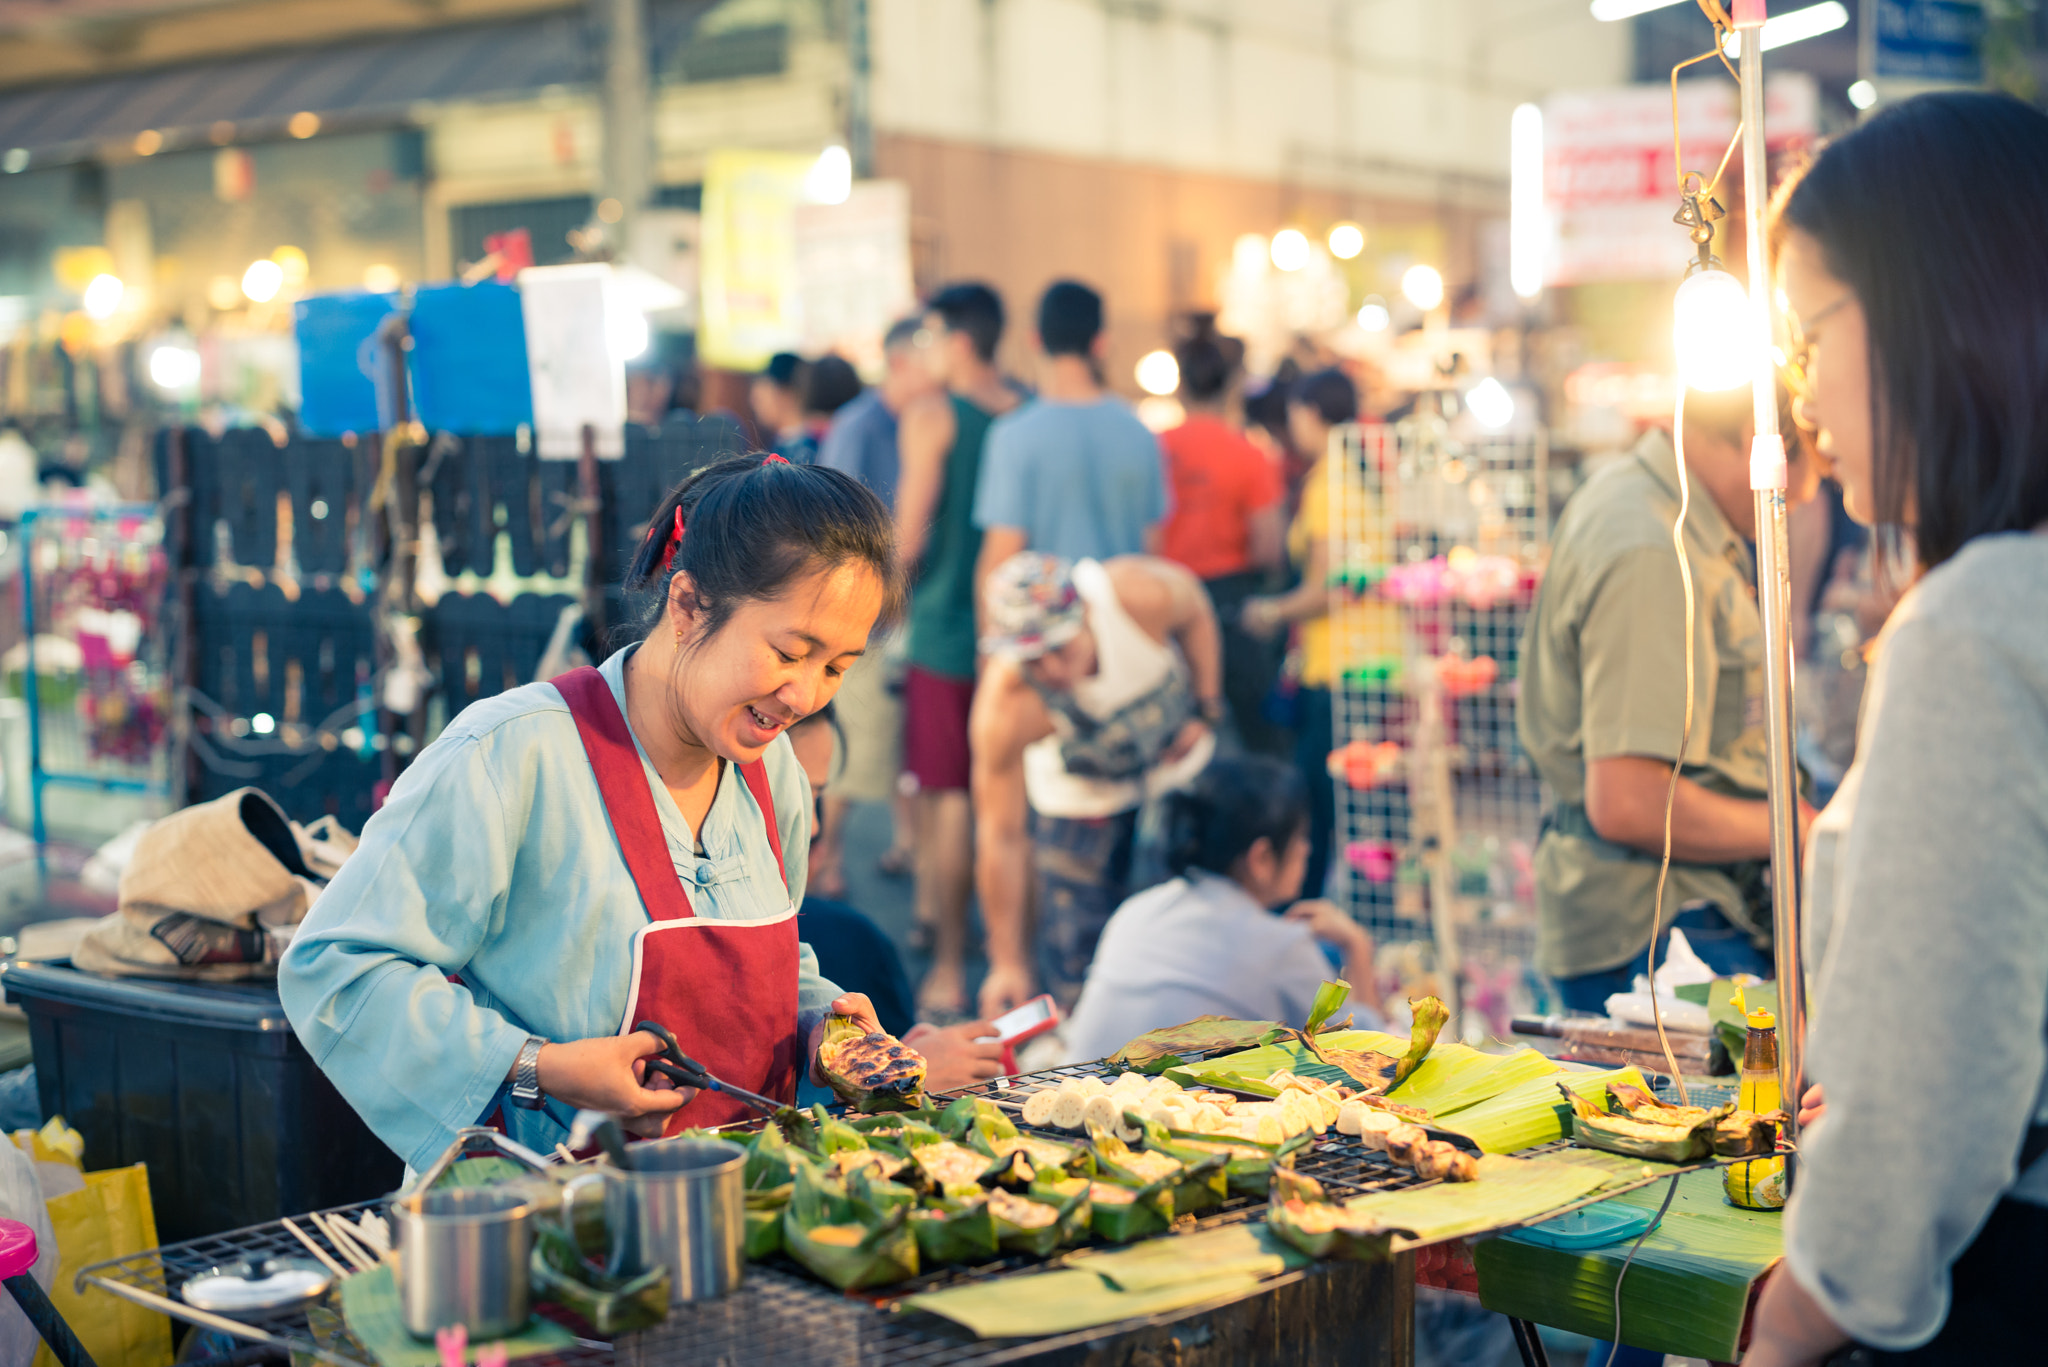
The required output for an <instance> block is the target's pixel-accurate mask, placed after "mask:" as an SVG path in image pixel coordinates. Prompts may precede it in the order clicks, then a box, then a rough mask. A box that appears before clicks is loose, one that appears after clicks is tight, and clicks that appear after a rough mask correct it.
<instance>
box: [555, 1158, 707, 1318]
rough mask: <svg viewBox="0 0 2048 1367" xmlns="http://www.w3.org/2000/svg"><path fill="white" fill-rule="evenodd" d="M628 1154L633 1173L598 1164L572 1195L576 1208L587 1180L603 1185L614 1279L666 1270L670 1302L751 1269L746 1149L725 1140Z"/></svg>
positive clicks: (699, 1294)
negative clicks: (747, 1263) (748, 1265)
mask: <svg viewBox="0 0 2048 1367" xmlns="http://www.w3.org/2000/svg"><path fill="white" fill-rule="evenodd" d="M629 1153H630V1156H631V1158H632V1162H633V1168H632V1170H631V1171H629V1172H622V1171H620V1170H619V1169H618V1168H616V1167H613V1166H612V1164H611V1162H610V1160H609V1159H600V1160H599V1162H598V1166H597V1171H596V1172H595V1173H593V1174H590V1175H588V1176H585V1177H580V1178H578V1179H577V1180H576V1181H574V1182H572V1183H570V1189H569V1191H568V1193H567V1194H566V1200H567V1201H568V1202H569V1203H570V1204H571V1205H573V1203H574V1202H575V1201H576V1200H577V1199H578V1195H579V1190H580V1189H584V1188H586V1187H587V1184H588V1183H590V1182H591V1181H602V1182H603V1183H604V1213H605V1226H606V1228H607V1229H608V1230H610V1232H611V1242H612V1253H611V1265H610V1270H611V1272H612V1273H613V1275H615V1276H621V1277H633V1276H638V1275H639V1274H640V1273H643V1272H646V1271H648V1270H649V1269H650V1268H654V1267H658V1266H665V1267H667V1268H668V1270H669V1303H670V1304H672V1305H684V1304H687V1303H689V1302H691V1301H705V1300H712V1299H714V1298H716V1297H719V1296H723V1295H725V1294H726V1293H727V1292H728V1291H731V1290H733V1289H734V1288H735V1287H737V1286H738V1285H739V1284H740V1275H741V1272H742V1270H743V1268H744V1267H745V1257H744V1253H745V1244H746V1186H745V1177H744V1169H745V1167H746V1161H747V1151H746V1150H745V1149H743V1148H741V1147H740V1146H739V1145H737V1144H730V1143H727V1142H726V1141H724V1140H722V1139H662V1140H657V1141H655V1142H653V1143H648V1144H635V1145H634V1146H633V1147H632V1149H631V1150H629Z"/></svg>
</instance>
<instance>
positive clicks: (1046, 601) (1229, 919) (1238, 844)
mask: <svg viewBox="0 0 2048 1367" xmlns="http://www.w3.org/2000/svg"><path fill="white" fill-rule="evenodd" d="M1011 326H1012V323H1011V318H1010V313H1009V309H1008V308H1007V307H1006V305H1005V302H1004V300H1003V299H1002V298H1001V297H1000V296H999V295H998V294H997V292H996V291H995V290H994V289H992V288H990V287H989V286H987V285H985V284H981V283H977V282H972V281H963V282H957V283H953V284H950V285H947V286H945V287H944V288H942V289H939V290H938V291H936V292H935V293H934V294H933V295H932V296H931V298H930V300H929V302H928V303H927V305H926V306H925V307H924V308H923V310H922V311H920V312H918V313H916V314H914V315H912V316H909V317H906V318H904V319H902V320H900V321H899V322H897V323H896V324H895V325H894V326H893V327H891V328H890V329H889V331H888V333H887V336H886V339H885V342H884V348H883V358H884V369H883V372H882V374H881V376H880V378H879V380H878V382H877V383H875V384H874V385H872V386H865V387H864V386H863V385H862V383H861V381H860V379H859V377H858V375H857V374H856V372H855V371H854V368H853V367H852V366H851V365H850V364H849V363H848V362H847V361H846V360H845V359H843V358H841V357H839V356H836V355H830V354H827V355H824V356H819V357H813V358H802V357H798V356H795V355H789V354H782V355H777V356H775V357H774V358H772V359H771V360H770V361H769V363H768V364H767V366H766V367H764V368H763V370H762V371H761V372H760V373H759V374H758V375H757V376H755V377H754V378H753V380H752V382H751V385H750V387H749V390H748V392H747V394H746V403H747V406H748V407H749V408H750V409H751V413H752V417H753V421H754V426H755V429H756V436H757V439H758V441H759V443H760V445H761V446H762V447H763V448H764V449H768V450H773V451H776V452H778V453H780V454H782V455H783V456H785V457H786V458H788V459H789V460H791V461H796V462H815V463H819V464H823V465H826V466H830V467H832V468H835V469H838V470H841V471H843V472H845V473H847V474H849V475H852V476H853V477H855V478H857V479H859V480H861V481H862V482H863V483H865V484H866V485H867V486H868V487H869V488H871V489H872V490H874V492H875V493H876V494H877V495H878V496H880V497H881V498H882V500H883V501H884V502H885V503H887V504H888V505H890V506H891V507H892V508H893V509H894V511H895V516H896V522H897V536H898V544H899V550H900V554H901V556H902V569H903V572H904V574H905V577H906V582H907V583H908V584H909V586H910V589H909V608H908V611H907V613H906V615H905V620H904V621H903V622H901V623H900V624H897V625H894V626H892V627H890V628H889V629H888V630H887V631H886V632H885V633H884V632H878V634H877V638H876V639H875V640H874V641H873V642H871V644H870V648H869V652H868V656H867V658H866V659H865V660H863V661H862V662H861V663H860V664H859V665H858V666H857V667H856V668H855V669H853V670H852V671H851V672H850V673H849V675H848V676H847V679H846V682H845V684H844V685H843V686H842V689H841V691H840V694H839V696H838V698H837V699H836V700H835V702H834V704H833V706H832V708H831V713H832V716H831V719H830V720H831V721H832V723H833V725H832V728H831V729H832V731H833V732H835V733H836V737H837V739H836V747H835V748H836V755H835V756H834V759H835V762H831V763H826V762H823V761H821V762H820V763H819V764H818V765H816V766H815V767H814V778H815V779H817V780H819V781H820V786H821V788H822V789H823V799H822V802H821V820H822V829H821V833H820V836H819V838H818V839H817V841H816V842H815V844H814V846H813V858H812V871H811V872H812V877H811V894H812V897H811V902H812V904H813V905H829V904H830V903H831V901H832V899H836V898H841V897H843V896H844V895H845V893H846V888H847V877H846V861H847V860H848V859H849V858H850V857H851V856H850V855H849V852H848V848H847V844H846V830H847V825H848V816H849V814H850V809H851V807H852V806H853V804H855V803H878V804H887V805H888V806H889V807H890V809H891V812H892V830H893V838H892V839H891V841H890V842H889V843H888V845H887V848H886V849H885V850H883V852H882V853H881V854H880V864H881V868H882V871H883V872H884V873H887V874H891V875H895V876H905V877H909V878H912V879H913V880H914V885H915V894H914V905H915V910H916V923H915V930H914V932H913V937H912V945H911V948H912V949H913V950H914V951H915V952H916V953H917V954H918V955H919V957H920V958H924V959H926V960H928V965H929V966H928V968H926V970H925V971H924V973H923V975H922V978H921V981H919V982H918V983H917V984H916V986H915V988H914V989H910V988H907V987H906V989H905V996H906V1000H904V1001H903V1002H902V1003H901V1009H900V1013H899V1014H900V1017H901V1018H902V1019H904V1020H905V1021H906V1022H907V1020H909V1019H912V1018H914V1019H919V1020H923V1021H927V1022H934V1021H935V1022H939V1023H942V1024H944V1023H949V1022H955V1023H959V1024H958V1025H957V1026H956V1028H955V1029H954V1030H952V1031H949V1032H948V1035H949V1036H950V1037H951V1038H952V1039H953V1040H954V1041H955V1043H956V1044H957V1045H958V1046H959V1048H960V1049H962V1050H967V1049H968V1046H969V1042H970V1041H972V1040H974V1039H977V1038H985V1037H986V1036H987V1035H988V1034H990V1033H991V1032H990V1030H989V1028H988V1025H989V1022H991V1021H992V1020H993V1019H994V1018H996V1017H998V1016H1000V1015H1002V1014H1003V1013H1005V1012H1008V1011H1011V1010H1013V1009H1015V1008H1018V1007H1020V1006H1023V1005H1025V1004H1026V1003H1028V1002H1030V1001H1031V1000H1032V999H1033V998H1034V996H1036V995H1037V994H1039V993H1041V992H1042V993H1044V994H1048V995H1050V996H1051V997H1052V999H1053V1001H1054V1002H1055V1003H1056V1004H1057V1006H1058V1008H1059V1011H1060V1013H1061V1015H1062V1016H1063V1017H1065V1018H1066V1025H1065V1027H1064V1032H1063V1033H1064V1047H1065V1048H1066V1049H1067V1050H1068V1051H1069V1052H1076V1051H1078V1052H1076V1056H1079V1055H1080V1054H1086V1055H1087V1056H1089V1057H1095V1056H1099V1055H1100V1054H1102V1053H1104V1052H1107V1051H1108V1050H1110V1049H1114V1048H1115V1047H1117V1045H1119V1044H1121V1043H1122V1042H1123V1040H1124V1039H1125V1038H1127V1037H1128V1036H1129V1035H1132V1034H1136V1033H1140V1032H1142V1031H1143V1030H1145V1029H1148V1028H1151V1027H1152V1026H1153V1025H1156V1024H1159V1023H1160V1022H1161V1021H1164V1020H1169V1019H1175V1020H1177V1019H1182V1018H1185V1017H1187V1016H1191V1015H1196V1014H1200V1013H1201V1012H1204V1011H1214V1010H1223V1011H1230V1012H1232V1013H1234V1014H1240V1015H1247V1014H1248V1015H1251V1016H1253V1017H1257V1018H1266V1019H1294V1018H1295V1017H1298V1016H1301V1015H1303V1014H1304V1013H1305V1011H1306V1009H1307V1002H1308V999H1309V997H1310V996H1311V995H1312V994H1313V991H1314V989H1315V987H1316V985H1317V983H1319V982H1320V981H1321V980H1323V979H1325V978H1328V977H1331V976H1333V975H1334V974H1335V973H1336V972H1337V971H1339V969H1340V968H1342V969H1345V970H1347V971H1349V972H1350V974H1351V980H1352V981H1354V982H1359V983H1369V982H1370V981H1371V978H1372V973H1371V963H1372V954H1373V943H1372V940H1371V937H1370V936H1369V935H1368V934H1367V933H1366V931H1365V930H1364V929H1363V928H1362V927H1361V926H1360V925H1359V924H1358V923H1357V922H1356V921H1355V920H1354V919H1353V918H1352V917H1351V916H1349V915H1348V914H1346V913H1344V912H1343V911H1341V910H1340V909H1338V908H1337V907H1336V906H1334V905H1332V904H1330V903H1328V902H1325V901H1322V900H1320V895H1321V891H1322V885H1323V881H1324V870H1325V868H1326V867H1327V865H1328V863H1329V858H1330V831H1331V828H1332V813H1331V810H1330V809H1331V805H1332V799H1331V789H1330V784H1329V782H1328V780H1327V777H1326V776H1325V768H1324V765H1325V757H1326V756H1327V755H1328V753H1329V751H1330V749H1331V739H1330V715H1331V707H1330V701H1329V689H1330V686H1331V682H1332V677H1333V667H1334V666H1333V661H1334V660H1335V659H1336V656H1337V655H1338V654H1339V653H1340V652H1338V651H1337V650H1335V649H1334V648H1333V646H1332V643H1331V641H1330V639H1329V634H1330V633H1329V623H1328V622H1327V621H1326V620H1325V617H1324V614H1325V613H1326V611H1327V606H1328V595H1327V593H1326V591H1325V590H1324V589H1323V588H1322V585H1323V583H1324V573H1323V569H1322V568H1321V567H1323V566H1324V565H1326V564H1327V563H1328V554H1327V551H1326V543H1327V540H1328V538H1329V536H1330V534H1331V529H1330V527H1329V510H1328V506H1327V498H1326V496H1325V495H1324V494H1323V492H1322V491H1323V485H1324V481H1322V480H1321V479H1320V478H1319V473H1320V462H1321V461H1322V459H1323V458H1324V454H1325V452H1326V451H1327V450H1328V448H1329V446H1330V433H1331V430H1332V429H1333V428H1334V427H1335V426H1336V425H1338V424H1341V423H1346V422H1352V421H1356V420H1357V419H1358V418H1359V416H1360V407H1361V405H1360V392H1359V387H1358V385H1357V383H1356V382H1355V381H1354V379H1353V378H1352V376H1351V375H1349V374H1347V373H1346V371H1345V370H1344V369H1341V368H1339V367H1338V366H1337V365H1335V364H1334V363H1327V364H1319V363H1318V360H1317V357H1316V356H1315V355H1314V354H1313V353H1305V354H1304V355H1302V356H1298V357H1289V358H1287V359H1285V360H1284V361H1283V362H1282V363H1281V365H1280V367H1279V369H1278V370H1277V371H1276V373H1275V374H1273V375H1271V376H1268V377H1263V378H1259V379H1254V378H1252V377H1249V376H1247V374H1246V373H1245V366H1244V347H1243V345H1242V344H1241V343H1240V342H1238V341H1237V340H1236V339H1234V338H1231V337H1228V336H1224V335H1222V334H1221V333H1219V331H1218V330H1217V328H1216V325H1215V320H1214V317H1213V315H1208V314H1193V315H1189V316H1187V317H1185V318H1183V319H1181V320H1179V323H1178V326H1177V337H1176V339H1175V343H1174V347H1173V355H1174V359H1175V361H1176V363H1177V366H1178V374H1179V389H1178V393H1177V394H1176V395H1175V396H1174V397H1175V405H1176V406H1177V409H1178V414H1177V419H1178V420H1177V421H1175V422H1174V423H1173V424H1172V425H1170V426H1167V427H1166V428H1165V430H1163V431H1158V432H1155V431H1153V430H1152V429H1151V428H1150V427H1148V426H1147V425H1146V423H1145V422H1144V421H1141V420H1140V418H1139V416H1138V413H1137V411H1136V410H1135V409H1134V408H1133V407H1132V405H1130V404H1129V403H1127V402H1126V401H1125V400H1123V399H1122V398H1120V397H1118V396H1117V395H1116V394H1115V393H1113V392H1112V390H1111V389H1110V388H1109V387H1108V385H1107V384H1106V383H1105V380H1104V373H1103V366H1104V356H1105V351H1106V337H1105V307H1104V301H1103V298H1102V296H1101V295H1100V294H1099V293H1098V292H1097V291H1096V290H1094V289H1092V288H1090V287H1089V286H1087V285H1085V284H1082V283H1079V282H1077V281H1071V280H1065V281H1059V282H1056V283H1054V284H1053V285H1051V286H1050V287H1049V288H1048V289H1047V290H1046V291H1045V292H1044V294H1043V295H1042V297H1041V298H1039V299H1038V300H1037V301H1036V306H1035V308H1034V310H1033V312H1032V315H1031V318H1030V320H1029V327H1030V333H1031V341H1032V343H1033V344H1034V345H1033V348H1032V351H1033V355H1034V360H1035V366H1034V368H1033V371H1032V373H1031V374H1029V375H1016V374H1011V373H1007V372H1006V371H1005V370H1004V369H1003V368H1002V366H1001V365H999V363H998V360H997V357H998V354H999V351H1000V348H1001V345H1002V342H1003V340H1004V335H1005V332H1006V330H1007V329H1008V328H1009V327H1011ZM664 387H666V388H667V389H668V390H669V392H668V393H667V394H664V395H660V396H657V395H655V394H653V392H652V390H651V389H650V388H648V387H647V386H645V385H643V386H642V387H641V388H640V389H639V390H637V391H636V398H638V399H640V400H642V401H643V404H644V402H645V401H647V400H658V401H661V402H674V401H681V400H689V401H693V402H694V401H695V400H696V398H697V396H695V395H691V394H689V393H688V390H689V388H690V385H689V382H688V381H687V379H684V380H683V381H681V382H678V383H673V384H670V383H667V382H664ZM641 416H648V415H646V414H642V415H641ZM1148 416H1153V417H1154V421H1155V422H1156V421H1158V419H1157V417H1156V415H1148ZM1304 586H1306V587H1304ZM1375 648H1377V647H1375ZM977 898H978V905H979V910H980V923H981V931H982V936H981V938H982V949H983V953H984V954H985V957H986V961H987V965H988V969H987V973H986V975H985V976H984V978H983V979H982V981H981V983H980V985H979V990H978V992H975V991H971V990H970V989H971V987H972V986H973V984H972V983H971V980H970V975H969V971H968V964H969V962H970V960H971V959H972V958H973V957H974V955H973V953H972V950H973V945H972V942H971V931H972V922H971V919H970V915H969V912H970V907H971V906H972V905H974V904H975V903H976V902H977ZM1283 911H1284V912H1285V914H1284V915H1275V914H1274V913H1275V912H1283ZM807 919H813V918H812V915H811V911H810V908H808V907H807ZM805 933H806V935H807V936H812V937H815V936H816V935H818V934H821V933H822V934H823V935H825V936H826V938H828V939H829V938H831V935H832V932H831V931H830V930H829V929H826V930H822V931H820V930H816V929H814V928H813V927H812V926H808V925H807V927H806V931H805ZM1169 944H1170V945H1171V946H1172V948H1171V950H1170V951H1169V950H1168V949H1167V948H1166V946H1167V945H1169ZM821 952H823V951H821ZM1162 956H1164V957H1162ZM828 957H829V956H828ZM1169 960H1170V961H1169ZM878 972H879V970H873V969H870V970H868V971H863V972H851V971H850V972H849V973H848V976H849V977H860V978H861V979H862V980H863V981H869V982H872V981H874V979H875V977H876V976H877V974H878ZM880 976H884V977H886V976H887V974H886V973H880ZM895 995H896V994H895V993H893V992H890V991H884V992H882V993H881V994H880V997H881V998H893V997H894V996H895ZM1358 996H1359V999H1360V1002H1361V1004H1362V1005H1363V1006H1364V1007H1365V1008H1366V1013H1367V1015H1368V1017H1369V1016H1370V1015H1371V1014H1372V1013H1373V1012H1374V1011H1375V1010H1376V1007H1377V1002H1376V1000H1374V999H1372V996H1371V992H1370V989H1369V988H1361V989H1359V992H1358ZM885 1014H889V1012H887V1011H885ZM924 1047H926V1048H927V1049H928V1051H932V1052H935V1053H936V1054H938V1055H940V1056H942V1057H943V1056H945V1055H947V1054H948V1048H947V1046H946V1045H945V1044H944V1043H942V1042H940V1041H937V1040H934V1039H932V1038H930V1037H929V1036H927V1037H925V1044H924ZM1090 1051H1092V1052H1090ZM984 1052H988V1053H989V1055H990V1056H989V1057H987V1058H985V1059H980V1060H977V1066H976V1069H975V1070H976V1071H984V1069H990V1070H992V1068H993V1066H994V1059H993V1056H992V1051H984Z"/></svg>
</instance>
